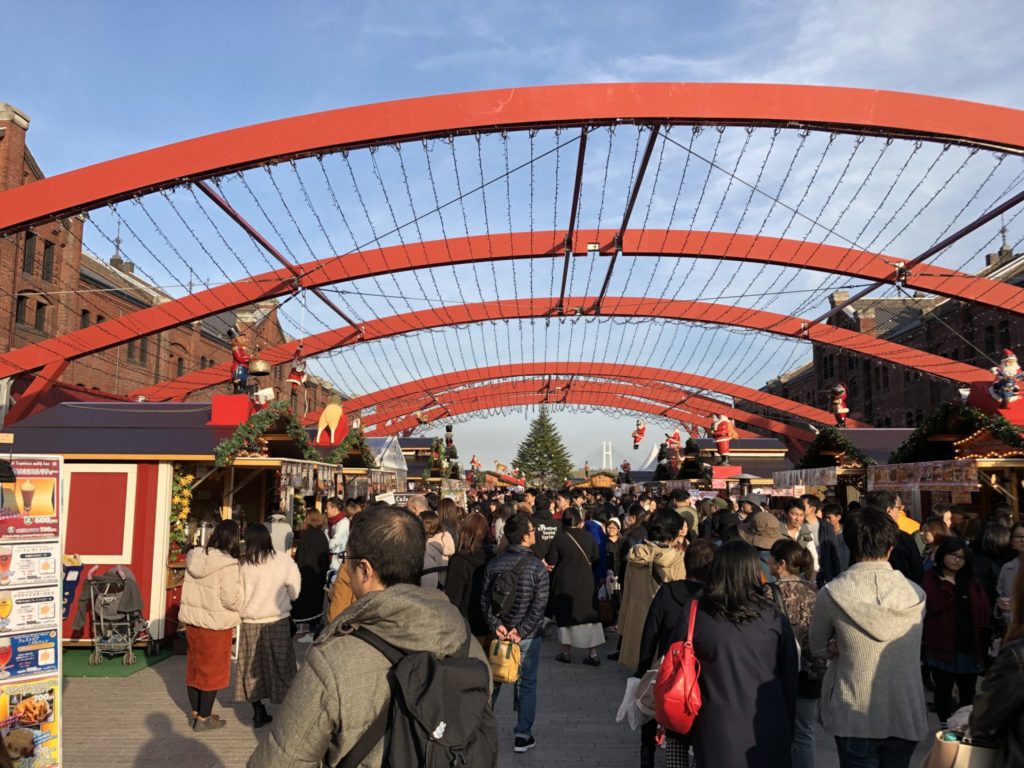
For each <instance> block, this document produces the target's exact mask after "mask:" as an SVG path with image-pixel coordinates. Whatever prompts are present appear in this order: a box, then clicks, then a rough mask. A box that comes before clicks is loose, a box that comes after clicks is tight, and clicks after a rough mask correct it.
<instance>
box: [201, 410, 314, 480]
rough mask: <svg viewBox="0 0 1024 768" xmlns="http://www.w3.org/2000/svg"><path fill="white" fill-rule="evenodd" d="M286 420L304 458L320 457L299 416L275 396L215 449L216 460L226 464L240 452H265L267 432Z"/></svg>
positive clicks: (290, 434)
mask: <svg viewBox="0 0 1024 768" xmlns="http://www.w3.org/2000/svg"><path fill="white" fill-rule="evenodd" d="M282 420H283V421H284V423H285V432H286V433H287V434H288V436H289V437H290V438H291V439H292V440H294V441H295V442H296V443H297V444H298V445H299V447H300V448H301V450H302V458H304V459H306V460H308V461H320V454H319V453H317V451H316V449H315V448H314V447H313V444H312V443H311V442H310V440H309V435H308V434H307V433H306V430H304V429H303V428H302V425H301V424H300V423H299V420H298V419H296V418H295V414H294V413H292V409H291V407H290V406H289V405H288V403H286V402H284V401H283V400H275V401H274V402H272V403H270V404H269V405H268V406H267V407H266V408H264V409H263V410H262V411H260V412H259V413H254V414H253V415H252V416H250V417H249V419H248V420H247V421H245V422H244V423H242V424H239V425H238V428H237V429H235V431H234V433H233V434H232V435H231V437H229V438H226V439H224V440H222V441H221V442H220V444H219V445H218V446H217V447H216V448H215V449H214V450H213V456H214V464H215V465H216V466H218V467H225V466H227V465H228V464H230V463H231V462H233V461H234V460H235V459H236V458H237V457H239V456H262V455H265V453H264V450H263V447H264V445H265V444H266V441H264V440H263V435H264V434H266V433H267V432H268V431H270V429H271V428H272V427H273V426H274V425H275V424H277V423H278V422H279V421H282Z"/></svg>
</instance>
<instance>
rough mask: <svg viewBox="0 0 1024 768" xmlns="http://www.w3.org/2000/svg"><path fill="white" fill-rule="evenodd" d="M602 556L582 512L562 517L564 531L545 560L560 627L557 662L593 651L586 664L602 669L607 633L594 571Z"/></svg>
mask: <svg viewBox="0 0 1024 768" xmlns="http://www.w3.org/2000/svg"><path fill="white" fill-rule="evenodd" d="M599 557H600V553H599V551H598V548H597V542H595V541H594V537H593V536H591V535H590V534H589V533H588V532H587V531H586V529H584V528H583V519H582V515H581V514H580V512H579V510H577V509H576V508H575V507H569V508H568V509H566V510H565V511H564V512H563V513H562V531H561V533H559V534H558V535H557V536H555V538H554V540H553V541H552V542H551V547H550V548H549V549H548V553H547V556H546V557H545V558H544V559H545V560H546V561H547V563H548V565H550V566H551V567H552V572H551V577H552V578H551V602H550V608H551V611H552V613H553V615H554V619H555V623H556V624H557V625H558V640H559V642H560V643H561V644H562V652H561V653H560V654H558V656H556V657H555V659H556V660H557V661H560V662H562V663H564V664H568V663H570V662H571V661H572V658H571V656H570V653H571V649H572V648H589V649H590V655H589V656H587V657H585V658H584V659H583V663H584V664H589V665H590V666H594V667H596V666H598V665H599V664H600V663H601V662H600V661H599V660H598V656H597V647H598V646H600V645H602V644H604V629H603V627H602V626H601V616H600V614H599V613H598V609H597V590H596V588H595V587H594V575H593V571H592V570H591V569H592V567H593V564H594V563H596V562H597V560H598V558H599Z"/></svg>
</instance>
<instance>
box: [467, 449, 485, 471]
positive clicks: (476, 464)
mask: <svg viewBox="0 0 1024 768" xmlns="http://www.w3.org/2000/svg"><path fill="white" fill-rule="evenodd" d="M482 466H483V465H482V464H481V463H480V459H478V458H477V457H476V454H475V453H474V454H473V456H472V457H471V458H470V459H469V468H470V469H472V470H473V471H474V472H479V471H480V467H482Z"/></svg>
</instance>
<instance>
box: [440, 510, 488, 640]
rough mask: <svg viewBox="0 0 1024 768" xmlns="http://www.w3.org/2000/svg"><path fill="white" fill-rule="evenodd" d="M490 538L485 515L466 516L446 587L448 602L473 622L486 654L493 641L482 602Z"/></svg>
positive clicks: (460, 530) (476, 636)
mask: <svg viewBox="0 0 1024 768" xmlns="http://www.w3.org/2000/svg"><path fill="white" fill-rule="evenodd" d="M489 535H490V528H489V526H488V525H487V520H486V519H484V516H483V515H481V514H479V513H477V512H473V513H472V514H470V515H467V516H466V519H465V520H463V521H462V525H461V526H460V527H459V548H458V550H457V551H456V552H455V554H454V555H452V558H451V560H449V561H448V580H447V581H446V582H445V585H444V592H445V594H446V595H448V599H449V600H451V601H452V605H454V606H455V607H456V608H458V609H459V613H461V614H462V617H463V618H464V619H465V620H466V621H468V622H469V628H470V631H471V632H472V633H473V636H474V637H475V638H476V639H477V640H478V641H479V642H480V645H482V646H483V648H484V652H485V653H486V651H487V649H488V648H489V647H490V640H491V637H490V629H489V628H488V626H487V617H486V616H485V615H484V612H483V607H482V600H481V598H482V597H483V588H484V572H485V571H486V568H487V560H488V557H487V550H486V548H485V544H486V542H487V539H488V536H489Z"/></svg>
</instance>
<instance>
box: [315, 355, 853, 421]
mask: <svg viewBox="0 0 1024 768" xmlns="http://www.w3.org/2000/svg"><path fill="white" fill-rule="evenodd" d="M518 376H525V377H535V376H587V377H595V378H615V379H618V380H624V381H625V380H628V381H637V382H641V383H649V382H652V381H657V382H660V383H662V384H672V385H675V386H679V387H696V388H700V389H703V390H706V391H709V392H717V393H719V394H723V395H725V396H727V397H732V398H734V399H736V400H743V401H746V402H750V403H754V404H755V405H760V406H764V407H765V408H771V409H773V410H776V411H780V412H782V413H788V414H790V415H792V416H794V417H796V418H798V419H802V420H805V421H810V422H815V423H819V424H834V423H835V417H834V416H833V415H832V414H830V413H829V412H828V411H823V410H821V409H820V408H815V407H813V406H810V405H804V404H803V403H798V402H796V401H795V400H789V399H787V398H784V397H779V396H778V395H773V394H770V393H768V392H762V391H761V390H758V389H752V388H751V387H744V386H742V385H740V384H732V383H730V382H727V381H721V380H720V379H712V378H709V377H707V376H698V375H696V374H692V373H682V372H679V371H670V370H667V369H665V368H650V367H646V366H640V365H618V364H615V363H593V362H590V363H586V362H540V363H509V364H507V365H492V366H487V367H482V368H472V369H469V370H465V371H455V372H453V373H443V374H438V375H437V376H430V377H427V378H424V379H419V380H418V381H410V382H406V383H404V384H397V385H395V386H393V387H388V388H386V389H381V390H378V391H377V392H370V393H368V394H365V395H360V396H359V397H354V398H352V399H351V400H349V401H348V402H346V403H345V407H346V409H347V410H348V411H349V412H350V413H354V412H355V411H358V410H361V409H364V408H371V407H377V406H379V405H381V404H383V403H391V402H394V401H396V400H402V399H405V398H410V397H417V396H419V395H421V394H423V393H424V392H434V391H444V390H447V389H452V388H454V387H460V386H468V385H470V384H475V383H478V382H481V381H491V380H494V379H502V378H511V377H518ZM680 400H683V398H680ZM686 402H687V403H688V402H689V400H687V401H686ZM713 402H715V403H717V401H713ZM677 404H681V403H679V402H678V401H677ZM716 407H717V406H716ZM729 415H730V418H731V414H729ZM314 420H315V419H314ZM847 423H848V424H849V425H850V426H851V427H870V426H871V425H870V424H866V423H863V422H859V421H856V420H854V419H847ZM779 426H783V425H779ZM771 428H772V429H776V431H781V430H779V429H778V428H777V427H775V426H773V427H771Z"/></svg>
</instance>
